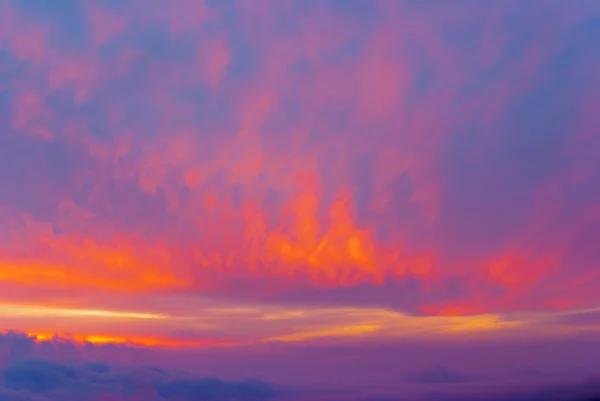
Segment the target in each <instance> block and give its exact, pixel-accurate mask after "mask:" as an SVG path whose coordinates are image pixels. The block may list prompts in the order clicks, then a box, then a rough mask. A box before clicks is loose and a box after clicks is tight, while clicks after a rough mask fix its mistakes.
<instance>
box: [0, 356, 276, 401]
mask: <svg viewBox="0 0 600 401" xmlns="http://www.w3.org/2000/svg"><path fill="white" fill-rule="evenodd" d="M0 386H1V391H2V392H1V393H0V394H2V397H6V399H7V400H13V399H14V400H18V399H22V400H27V401H36V400H42V399H48V400H53V401H54V400H56V401H65V400H78V399H85V400H92V399H93V400H96V399H98V400H100V399H105V398H102V397H107V398H106V399H111V400H121V399H122V400H129V399H140V398H141V399H144V400H177V401H188V400H189V401H192V400H206V401H226V400H239V401H262V400H270V399H273V398H275V397H276V396H278V395H280V392H279V390H278V389H277V388H276V387H274V386H272V385H269V384H267V383H263V382H261V381H253V380H248V381H242V382H226V381H222V380H220V379H217V378H202V377H194V376H192V375H189V374H184V373H181V372H170V371H167V370H159V369H154V368H149V367H148V368H125V367H122V366H118V365H114V366H111V365H108V364H105V363H95V364H87V365H75V364H66V363H59V362H52V361H47V360H39V359H38V360H27V361H21V362H14V363H10V364H8V366H6V367H5V369H4V371H3V373H2V380H1V381H0ZM11 397H12V398H11ZM0 399H1V400H3V401H4V399H5V398H0Z"/></svg>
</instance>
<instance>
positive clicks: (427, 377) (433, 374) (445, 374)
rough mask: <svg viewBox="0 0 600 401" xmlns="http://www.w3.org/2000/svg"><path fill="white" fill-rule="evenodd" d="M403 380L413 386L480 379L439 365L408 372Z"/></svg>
mask: <svg viewBox="0 0 600 401" xmlns="http://www.w3.org/2000/svg"><path fill="white" fill-rule="evenodd" d="M404 378H405V380H406V381H407V382H409V383H414V384H438V383H465V382H470V381H475V380H480V379H481V377H480V376H478V375H475V374H466V373H461V372H455V371H452V370H450V369H448V368H447V367H445V366H443V365H439V364H435V365H431V366H428V367H427V368H425V369H423V370H420V371H417V372H409V373H407V374H406V375H405V376H404Z"/></svg>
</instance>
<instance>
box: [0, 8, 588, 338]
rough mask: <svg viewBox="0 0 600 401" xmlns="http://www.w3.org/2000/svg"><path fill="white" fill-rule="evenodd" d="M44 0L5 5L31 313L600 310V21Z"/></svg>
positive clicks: (11, 233)
mask: <svg viewBox="0 0 600 401" xmlns="http://www.w3.org/2000/svg"><path fill="white" fill-rule="evenodd" d="M37 3H39V2H36V1H34V2H18V1H12V0H9V1H4V2H3V3H2V6H1V9H0V26H1V28H0V49H1V53H2V56H1V58H0V82H2V92H1V94H0V106H1V107H0V122H2V123H3V126H5V127H9V128H7V129H8V131H7V134H6V135H2V136H1V138H0V145H1V146H0V160H1V161H0V169H1V170H2V171H6V172H8V173H7V174H3V175H1V176H0V225H1V226H2V230H0V231H1V232H2V234H1V235H0V254H1V255H2V256H1V258H0V287H2V291H1V293H2V294H9V295H7V296H6V297H7V298H17V297H21V298H23V297H24V295H23V294H28V296H27V298H29V299H28V301H31V302H34V301H35V302H37V303H47V302H49V301H52V302H50V303H55V304H61V305H58V306H59V307H69V305H72V304H80V302H81V303H87V304H88V305H86V308H87V309H88V310H93V309H103V308H104V307H102V308H100V307H98V306H97V305H96V304H103V303H111V302H113V303H117V301H121V302H123V303H125V304H127V303H132V304H137V305H140V304H154V302H153V301H152V299H153V297H156V296H158V295H157V294H160V295H161V296H164V298H169V296H167V295H165V294H168V295H170V296H171V298H169V299H170V300H171V302H172V303H176V302H178V301H176V300H177V299H184V300H185V301H179V302H187V299H189V298H186V296H190V297H191V296H193V295H190V294H194V295H198V294H201V295H202V296H206V297H212V296H218V297H221V298H230V299H235V300H241V301H248V300H250V301H252V303H264V304H269V303H279V302H281V301H286V303H291V304H295V305H301V306H302V307H305V306H306V304H319V305H318V306H319V307H323V306H324V305H325V306H331V305H335V306H336V307H337V306H340V305H342V306H344V307H355V306H357V307H365V306H376V307H385V308H386V309H393V310H395V311H398V313H404V312H409V313H410V314H414V315H418V314H427V315H446V316H448V315H465V314H478V315H486V314H492V315H494V316H496V314H506V313H509V312H510V311H514V310H516V309H519V310H530V309H554V308H558V307H588V306H589V307H592V306H597V305H596V304H597V303H598V302H599V300H600V299H599V298H598V292H597V291H596V289H597V286H598V282H599V280H600V275H599V274H598V272H597V269H596V268H597V265H598V262H600V253H599V251H598V247H597V246H596V244H595V242H594V239H595V238H597V237H598V234H599V233H600V225H599V222H600V210H599V209H598V207H597V205H598V201H599V200H600V194H599V193H598V191H597V189H596V188H599V187H600V185H599V180H600V177H599V175H598V173H597V172H598V166H600V152H598V149H600V146H598V145H599V144H598V137H599V136H598V135H597V134H598V132H597V127H598V126H599V123H600V121H598V116H597V113H596V112H595V110H596V109H597V104H598V100H599V99H598V96H597V93H598V90H597V89H598V87H599V85H600V80H599V79H598V78H599V77H598V74H597V71H598V68H597V67H598V64H599V62H600V53H599V52H598V48H599V47H598V46H597V43H596V42H595V39H594V38H597V37H598V24H597V18H598V16H599V15H600V9H599V8H598V6H597V5H594V4H592V3H588V2H581V3H578V4H576V5H569V6H568V7H567V6H566V5H565V4H566V3H564V2H560V1H550V2H543V1H518V0H517V1H510V2H508V1H507V2H502V3H498V4H491V3H486V2H480V3H477V2H472V1H468V0H465V2H464V4H465V5H464V6H450V5H443V6H440V5H439V4H435V3H434V2H428V1H424V2H398V4H391V2H384V1H382V2H377V1H374V2H371V3H369V4H368V5H360V4H359V3H356V2H348V4H345V3H344V4H342V3H343V2H342V3H340V2H336V1H331V2H329V1H325V2H313V1H309V2H303V1H290V2H283V3H281V4H280V2H270V1H265V2H261V3H259V4H258V3H257V4H256V5H254V4H253V6H252V7H250V6H248V5H244V3H243V2H224V3H220V2H194V1H189V0H182V1H172V2H169V5H167V6H165V5H162V4H159V3H158V2H154V1H152V2H147V1H146V2H143V1H131V2H127V4H125V3H123V4H116V3H114V4H113V3H112V2H106V3H99V4H95V5H91V4H88V3H87V2H82V1H74V2H68V3H64V4H56V5H51V4H50V5H44V6H41V5H39V4H37ZM33 4H35V5H36V6H35V7H34V6H32V5H33ZM40 4H41V3H40ZM182 294H184V295H185V296H182V297H180V298H178V296H181V295H182ZM35 302H34V303H35ZM90 304H91V306H90ZM157 308H158V307H157ZM32 320H34V319H32ZM20 323H23V322H20ZM362 323H364V322H362ZM28 324H29V323H27V324H23V326H27V325H28ZM40 325H41V324H40ZM377 325H378V322H375V323H374V322H367V323H365V324H361V326H362V327H363V328H367V329H366V330H365V333H370V332H372V330H371V331H369V329H368V328H369V327H371V328H373V327H375V326H377ZM33 326H35V325H33ZM76 328H79V327H76ZM61 329H62V327H61ZM171 329H172V330H173V331H182V330H186V329H187V327H176V328H172V327H170V326H169V327H168V328H164V331H167V330H171ZM303 329H304V328H303ZM325 329H331V328H323V327H314V328H312V329H311V330H303V331H304V332H305V333H319V332H321V333H322V332H324V331H327V330H325ZM337 329H339V327H337ZM115 330H116V329H115ZM119 330H121V331H122V333H113V334H114V337H119V336H120V337H121V338H122V337H127V336H128V335H131V334H132V333H130V332H128V331H127V330H126V328H124V327H122V326H121V327H119ZM29 331H35V330H33V329H30V330H29ZM38 331H39V330H38ZM61 331H66V330H61ZM85 334H87V333H85ZM90 334H93V333H90ZM96 334H97V333H96ZM230 334H231V333H230ZM270 334H272V337H281V336H283V335H288V334H290V333H279V332H274V333H270ZM291 334H296V333H291ZM229 337H233V336H231V335H230V336H229Z"/></svg>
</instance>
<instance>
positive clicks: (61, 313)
mask: <svg viewBox="0 0 600 401" xmlns="http://www.w3.org/2000/svg"><path fill="white" fill-rule="evenodd" d="M0 316H10V317H72V318H78V317H96V318H110V319H119V318H121V319H166V318H167V317H168V316H165V315H160V314H156V313H143V312H122V311H111V310H97V309H74V308H54V307H46V306H37V305H16V304H0Z"/></svg>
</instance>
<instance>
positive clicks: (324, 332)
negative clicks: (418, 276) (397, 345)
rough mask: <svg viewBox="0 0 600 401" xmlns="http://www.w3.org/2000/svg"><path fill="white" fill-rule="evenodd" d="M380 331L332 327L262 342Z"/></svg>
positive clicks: (368, 327) (367, 328)
mask: <svg viewBox="0 0 600 401" xmlns="http://www.w3.org/2000/svg"><path fill="white" fill-rule="evenodd" d="M379 329H381V327H379V326H377V325H357V326H343V327H332V328H329V329H324V330H318V331H306V332H299V333H294V334H288V335H283V336H277V337H270V338H267V339H265V340H263V341H265V342H269V341H285V342H289V341H291V342H300V341H306V340H313V339H317V338H325V337H356V336H361V335H364V334H370V333H374V332H376V331H378V330H379Z"/></svg>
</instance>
